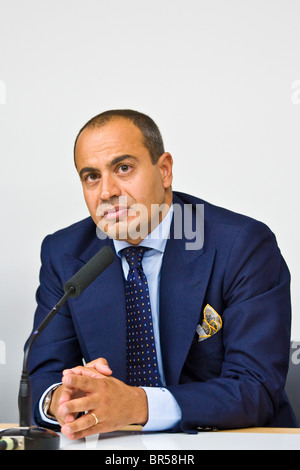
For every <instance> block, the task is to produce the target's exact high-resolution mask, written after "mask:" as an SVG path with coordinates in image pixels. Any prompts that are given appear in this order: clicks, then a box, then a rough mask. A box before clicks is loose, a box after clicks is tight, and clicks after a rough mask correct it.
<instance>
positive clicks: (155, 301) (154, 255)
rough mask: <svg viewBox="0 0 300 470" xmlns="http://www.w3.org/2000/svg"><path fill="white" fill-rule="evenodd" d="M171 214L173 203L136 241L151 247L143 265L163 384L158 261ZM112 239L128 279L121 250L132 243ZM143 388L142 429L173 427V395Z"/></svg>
mask: <svg viewBox="0 0 300 470" xmlns="http://www.w3.org/2000/svg"><path fill="white" fill-rule="evenodd" d="M172 217H173V206H171V207H170V210H169V211H168V213H167V214H166V216H165V217H164V219H163V220H162V222H161V223H160V224H159V225H158V226H157V227H156V228H155V229H154V230H153V231H152V232H151V233H150V234H149V235H148V236H147V237H146V238H145V239H144V240H142V241H141V243H140V244H139V246H146V247H148V248H151V250H150V251H146V252H145V254H144V256H143V259H142V266H143V269H144V272H145V275H146V277H147V281H148V287H149V294H150V303H151V313H152V322H153V330H154V339H155V346H156V353H157V362H158V369H159V374H160V379H161V383H162V384H163V385H165V384H166V381H165V375H164V368H163V363H162V356H161V346H160V337H159V290H160V273H161V265H162V260H163V255H164V251H165V247H166V243H167V239H168V237H169V233H170V226H171V222H172ZM113 242H114V246H115V250H116V253H117V254H118V256H120V258H121V261H122V268H123V272H124V277H125V279H127V275H128V271H129V266H128V263H127V261H126V259H125V256H124V255H123V256H122V253H121V251H122V250H123V249H124V248H126V247H128V246H132V245H130V244H129V243H127V242H126V241H119V240H113ZM142 388H143V389H144V390H145V392H146V394H147V400H148V422H147V424H146V425H145V426H144V427H143V431H163V430H167V429H170V428H172V427H174V426H175V425H176V424H177V423H178V422H179V421H180V419H181V410H180V407H179V405H178V403H177V401H176V400H175V398H174V396H173V395H172V394H171V393H170V392H169V391H168V390H167V389H166V388H163V387H142Z"/></svg>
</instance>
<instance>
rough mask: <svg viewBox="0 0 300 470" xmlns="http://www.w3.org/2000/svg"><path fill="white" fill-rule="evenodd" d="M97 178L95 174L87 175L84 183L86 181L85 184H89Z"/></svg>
mask: <svg viewBox="0 0 300 470" xmlns="http://www.w3.org/2000/svg"><path fill="white" fill-rule="evenodd" d="M97 178H98V175H97V174H96V173H89V174H88V175H86V177H85V178H84V181H86V182H87V183H90V182H93V181H96V179H97Z"/></svg>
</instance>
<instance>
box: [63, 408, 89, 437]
mask: <svg viewBox="0 0 300 470" xmlns="http://www.w3.org/2000/svg"><path fill="white" fill-rule="evenodd" d="M61 432H62V433H63V434H65V435H67V436H68V437H69V438H71V439H75V438H76V439H77V438H78V435H79V434H78V433H80V434H81V435H84V436H87V435H89V434H90V435H91V434H95V433H96V432H97V426H96V425H95V418H94V416H93V415H92V414H91V413H86V414H85V415H83V416H81V417H80V418H78V419H75V420H74V421H73V422H72V423H67V424H64V425H63V426H62V428H61Z"/></svg>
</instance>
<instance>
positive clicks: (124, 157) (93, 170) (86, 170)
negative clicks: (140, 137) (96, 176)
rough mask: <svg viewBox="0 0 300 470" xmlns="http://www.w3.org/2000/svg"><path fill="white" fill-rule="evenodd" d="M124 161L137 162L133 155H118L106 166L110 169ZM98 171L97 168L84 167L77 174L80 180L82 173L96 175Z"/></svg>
mask: <svg viewBox="0 0 300 470" xmlns="http://www.w3.org/2000/svg"><path fill="white" fill-rule="evenodd" d="M124 160H137V157H135V156H134V155H127V154H126V155H119V156H118V157H115V158H113V159H112V160H111V161H110V162H109V164H108V166H109V167H112V166H114V165H117V164H118V163H120V162H123V161H124ZM98 172H99V170H98V169H97V168H94V167H92V166H85V167H84V168H82V169H81V170H80V172H79V176H80V178H82V177H83V175H84V173H98Z"/></svg>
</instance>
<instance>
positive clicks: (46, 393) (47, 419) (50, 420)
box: [39, 382, 62, 425]
mask: <svg viewBox="0 0 300 470" xmlns="http://www.w3.org/2000/svg"><path fill="white" fill-rule="evenodd" d="M61 383H62V382H59V383H56V384H53V385H50V387H49V388H47V390H46V391H45V392H44V393H43V395H42V396H41V398H40V401H39V412H40V416H41V418H42V420H43V421H45V422H46V423H51V424H56V425H59V423H58V421H56V419H53V418H50V417H49V416H47V415H46V414H45V413H44V401H45V400H46V398H47V396H48V394H50V393H51V392H52V390H53V389H55V388H56V387H58V386H59V385H61Z"/></svg>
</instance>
